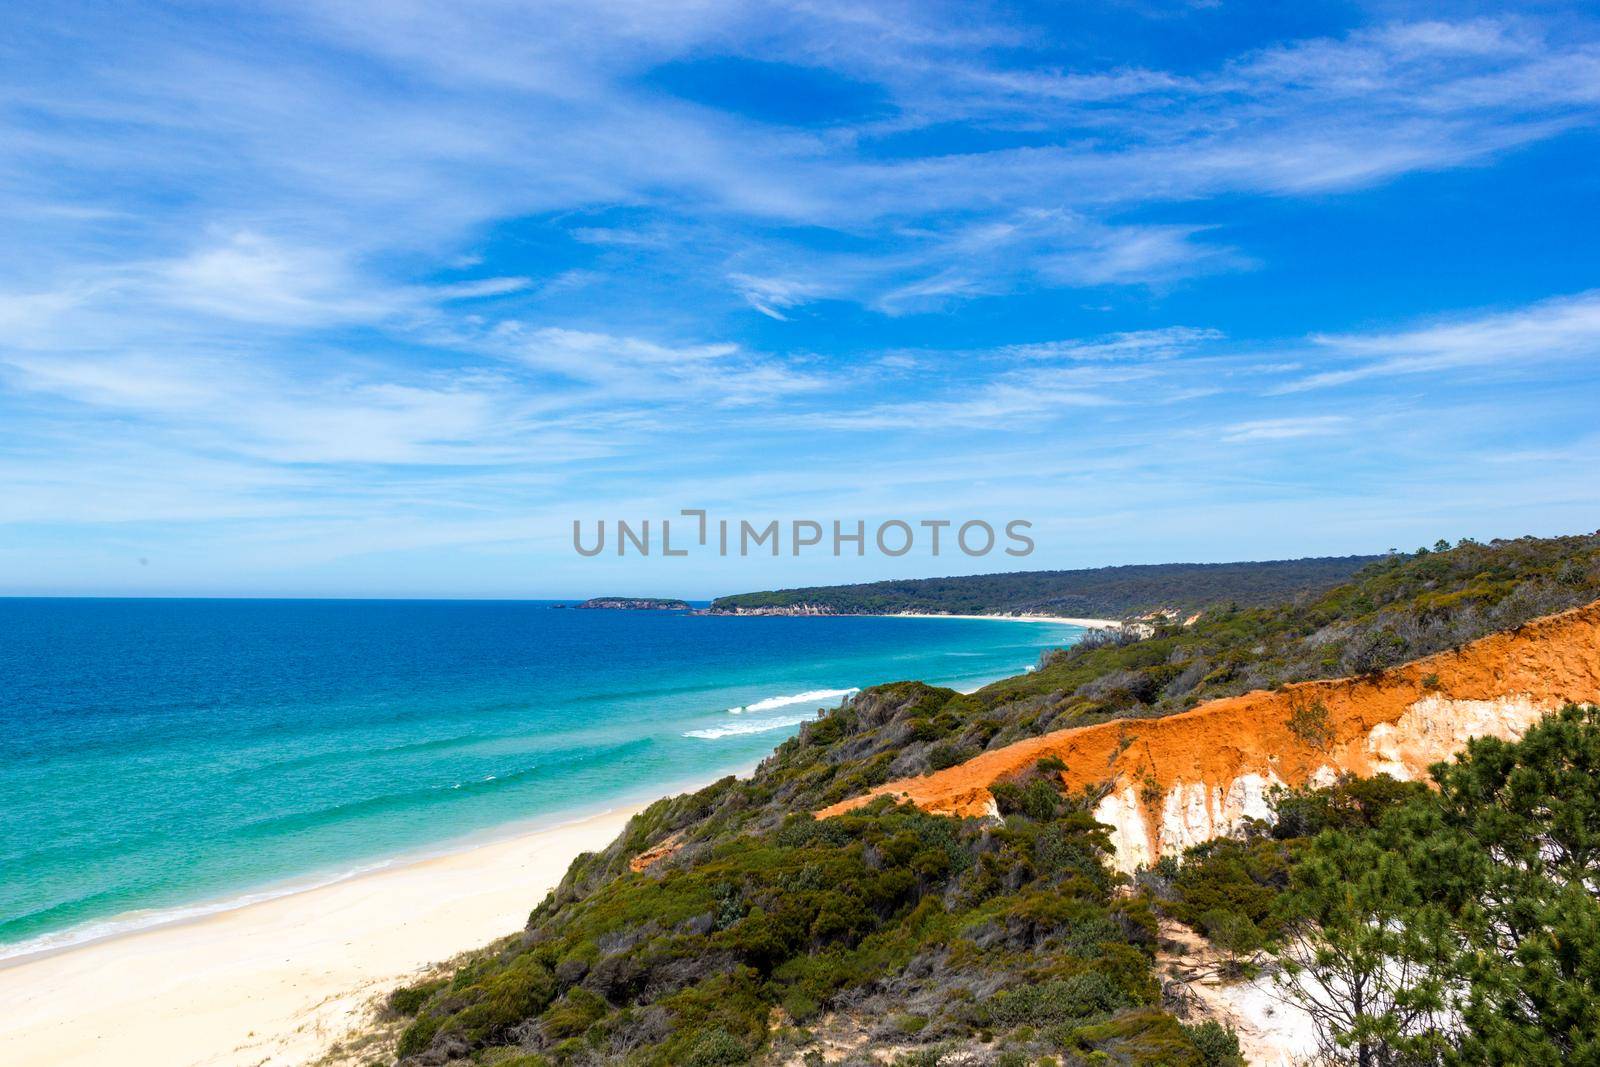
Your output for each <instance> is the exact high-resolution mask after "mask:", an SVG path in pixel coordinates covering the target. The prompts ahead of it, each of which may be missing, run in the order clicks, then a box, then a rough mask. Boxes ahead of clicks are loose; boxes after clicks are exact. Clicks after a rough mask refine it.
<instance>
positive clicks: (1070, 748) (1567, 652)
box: [818, 601, 1600, 871]
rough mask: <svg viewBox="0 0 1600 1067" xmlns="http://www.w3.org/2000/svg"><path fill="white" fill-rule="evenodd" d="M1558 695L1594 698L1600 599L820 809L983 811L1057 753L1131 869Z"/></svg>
mask: <svg viewBox="0 0 1600 1067" xmlns="http://www.w3.org/2000/svg"><path fill="white" fill-rule="evenodd" d="M1569 702H1579V703H1596V702H1600V601H1595V602H1593V603H1590V604H1587V605H1585V606H1583V607H1580V608H1574V609H1572V610H1570V611H1564V612H1561V613H1559V614H1556V615H1550V616H1546V617H1544V618H1540V619H1535V620H1533V621H1531V622H1529V623H1526V624H1524V625H1522V626H1519V627H1517V628H1515V629H1512V630H1506V631H1501V632H1498V633H1492V634H1489V635H1488V636H1486V637H1482V638H1479V639H1478V640H1476V641H1472V642H1470V643H1468V644H1466V645H1464V646H1463V647H1461V648H1460V649H1457V650H1453V651H1449V652H1441V653H1437V654H1435V655H1431V656H1425V657H1423V658H1421V659H1418V660H1414V661H1412V662H1410V663H1407V664H1403V665H1401V666H1398V667H1394V668H1391V669H1389V670H1384V671H1378V672H1374V673H1372V674H1368V675H1364V676H1361V677H1354V678H1337V679H1333V680H1330V681H1315V682H1301V683H1298V684H1294V685H1286V686H1283V687H1282V688H1281V689H1277V690H1256V691H1254V692H1250V693H1245V694H1243V695H1240V696H1234V697H1224V698H1222V699H1220V700H1213V701H1210V702H1208V703H1205V704H1201V705H1200V706H1199V707H1196V708H1194V709H1193V710H1191V711H1187V712H1183V713H1181V714H1178V715H1171V716H1167V717H1166V718H1160V719H1146V720H1138V719H1120V720H1116V721H1112V722H1105V723H1100V724H1097V725H1094V726H1083V727H1076V728H1072V729H1066V730H1057V731H1055V732H1053V733H1047V734H1043V735H1041V736H1038V737H1032V738H1028V739H1027V740H1025V741H1019V742H1017V743H1015V744H1011V745H1006V746H1004V747H1002V748H997V749H993V750H991V751H988V752H984V753H982V754H981V755H979V756H976V757H974V758H973V759H970V760H968V761H966V762H965V763H961V764H957V765H956V766H953V767H949V768H946V769H944V770H940V771H936V772H935V773H933V774H929V775H925V776H923V777H919V778H904V779H901V780H899V781H891V782H888V783H885V784H884V785H881V786H878V787H877V788H875V789H872V790H870V791H869V792H867V793H865V794H864V795H862V796H858V797H855V798H853V799H850V800H845V801H842V802H840V803H837V804H834V805H832V806H831V807H828V808H825V809H823V810H822V811H820V812H819V813H818V814H819V815H820V816H823V817H826V816H829V815H835V814H838V813H840V812H844V811H849V810H852V809H854V808H857V807H860V806H861V805H863V804H865V803H866V802H867V801H868V800H870V799H871V798H872V797H875V796H879V795H884V794H887V795H890V796H895V797H899V798H901V799H905V800H910V801H912V802H914V803H915V804H916V805H917V806H918V807H920V808H922V809H924V810H925V811H929V812H934V813H938V814H950V815H994V814H996V810H997V809H996V807H995V800H994V796H993V794H992V793H991V792H990V790H989V787H990V786H991V785H993V784H994V783H996V782H999V781H1004V780H1006V779H1008V778H1011V777H1013V776H1016V775H1018V774H1020V773H1022V772H1024V771H1027V770H1029V769H1031V768H1035V767H1037V766H1038V764H1039V761H1040V760H1042V759H1055V760H1060V761H1062V763H1064V764H1065V769H1064V770H1061V771H1060V772H1059V773H1060V775H1061V779H1062V781H1063V783H1064V784H1065V785H1066V786H1067V788H1068V789H1070V790H1073V791H1078V790H1090V791H1091V792H1092V793H1093V794H1095V795H1097V796H1098V797H1099V799H1098V801H1097V805H1096V807H1095V817H1096V819H1097V820H1098V821H1099V822H1102V823H1105V824H1107V825H1109V826H1111V827H1113V828H1114V829H1113V833H1112V841H1113V843H1114V844H1115V846H1116V859H1115V863H1116V866H1118V867H1119V868H1121V869H1123V870H1126V871H1131V870H1133V869H1134V868H1136V867H1138V866H1141V865H1147V864H1151V863H1153V862H1154V861H1155V860H1156V859H1158V858H1160V857H1161V856H1163V855H1177V854H1179V853H1181V852H1182V851H1183V850H1184V849H1186V848H1188V847H1189V846H1191V845H1195V844H1198V843H1199V842H1201V841H1205V840H1208V839H1210V838H1213V837H1218V836H1222V835H1225V834H1228V833H1230V832H1233V831H1235V830H1237V829H1239V827H1240V826H1241V825H1242V824H1243V823H1244V822H1245V821H1246V820H1248V819H1251V818H1267V817H1269V816H1270V813H1271V809H1270V805H1269V804H1268V793H1269V791H1270V790H1271V789H1272V788H1273V787H1275V786H1285V785H1287V786H1302V785H1307V784H1310V785H1326V784H1329V783H1330V782H1332V781H1333V780H1334V779H1335V778H1336V777H1337V776H1338V775H1340V774H1343V773H1347V772H1348V773H1353V774H1356V775H1359V776H1369V775H1373V774H1378V773H1385V774H1389V775H1391V776H1392V777H1395V778H1398V779H1402V780H1419V779H1425V778H1426V777H1427V775H1428V767H1429V766H1430V765H1431V764H1433V763H1435V762H1437V761H1439V760H1443V759H1447V758H1448V757H1449V756H1450V755H1451V754H1453V753H1454V752H1456V751H1458V750H1459V749H1461V748H1462V747H1463V746H1464V745H1465V743H1466V742H1467V740H1468V739H1469V738H1473V737H1484V736H1493V737H1498V738H1502V739H1508V740H1509V739H1512V738H1515V737H1519V736H1521V734H1522V733H1523V731H1525V730H1526V729H1527V728H1528V727H1529V726H1530V725H1532V724H1533V723H1534V722H1536V721H1538V720H1539V718H1540V717H1542V716H1543V715H1545V714H1548V713H1549V712H1552V711H1554V710H1556V709H1558V708H1560V707H1561V706H1562V705H1564V704H1566V703H1569Z"/></svg>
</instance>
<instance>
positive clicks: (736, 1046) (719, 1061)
mask: <svg viewBox="0 0 1600 1067" xmlns="http://www.w3.org/2000/svg"><path fill="white" fill-rule="evenodd" d="M683 1062H684V1067H725V1065H735V1064H742V1063H748V1062H750V1048H749V1046H748V1045H746V1044H745V1043H744V1042H743V1041H740V1040H739V1039H738V1038H736V1037H734V1036H733V1035H732V1034H730V1033H728V1032H727V1031H726V1030H712V1031H710V1032H709V1033H706V1034H704V1035H703V1036H702V1037H701V1038H700V1039H699V1040H698V1041H696V1042H695V1043H694V1045H693V1047H691V1048H690V1050H689V1055H688V1058H687V1059H685V1060H684V1061H683Z"/></svg>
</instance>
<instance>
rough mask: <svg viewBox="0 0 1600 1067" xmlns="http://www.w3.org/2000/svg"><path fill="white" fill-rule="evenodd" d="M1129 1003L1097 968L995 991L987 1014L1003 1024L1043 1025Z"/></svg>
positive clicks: (1126, 997)
mask: <svg viewBox="0 0 1600 1067" xmlns="http://www.w3.org/2000/svg"><path fill="white" fill-rule="evenodd" d="M1128 1006H1130V1001H1129V999H1128V995H1127V993H1126V992H1124V991H1123V990H1122V989H1120V988H1119V987H1118V986H1117V984H1116V983H1115V982H1114V981H1112V980H1111V979H1110V978H1108V977H1106V975H1105V974H1103V973H1101V972H1099V971H1089V972H1086V973H1083V974H1075V975H1073V976H1072V977H1070V978H1065V979H1062V980H1060V981H1055V982H1045V983H1043V984H1041V985H1030V986H1024V987H1023V988H1021V989H1013V990H1002V991H1001V992H1000V993H998V994H996V995H995V998H994V1003H993V1005H992V1006H991V1007H990V1015H991V1018H993V1020H994V1021H995V1023H997V1024H998V1025H1000V1026H1004V1027H1014V1026H1036V1027H1043V1026H1049V1025H1052V1024H1055V1023H1063V1022H1073V1021H1077V1020H1081V1019H1087V1018H1089V1017H1091V1016H1095V1015H1102V1014H1106V1013H1109V1012H1111V1011H1113V1010H1115V1009H1117V1008H1123V1007H1128Z"/></svg>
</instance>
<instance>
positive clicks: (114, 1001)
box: [0, 779, 714, 1067]
mask: <svg viewBox="0 0 1600 1067" xmlns="http://www.w3.org/2000/svg"><path fill="white" fill-rule="evenodd" d="M712 780H714V779H712ZM702 784H708V783H702ZM672 788H673V787H670V786H664V787H663V791H662V792H661V793H660V796H670V795H673V793H672V792H671V790H672ZM651 802H653V801H650V802H629V803H623V802H620V801H619V803H618V805H617V806H616V807H615V808H612V809H609V810H607V811H604V812H600V813H598V814H589V815H585V816H581V817H579V818H577V819H574V820H569V821H566V822H562V823H558V824H554V825H545V826H543V827H541V828H538V829H531V830H530V829H525V830H524V831H523V832H521V833H518V834H516V835H514V836H506V837H499V838H497V839H495V840H490V841H485V842H480V843H478V844H475V845H463V846H462V847H458V848H455V849H451V850H448V851H442V852H437V853H434V854H431V855H428V856H425V857H420V858H415V857H414V855H413V857H408V858H404V859H401V860H397V861H391V862H390V863H389V864H388V865H386V866H382V867H379V868H377V869H373V870H365V871H361V872H359V873H355V874H352V875H350V876H348V877H343V878H339V879H338V880H336V881H332V882H326V883H321V884H315V885H311V886H308V887H306V888H303V889H294V890H289V891H287V892H284V893H282V894H280V895H276V896H272V897H270V898H268V899H264V900H256V901H252V902H249V903H245V904H242V905H240V906H238V907H233V908H229V909H227V910H218V911H213V912H210V913H206V914H199V915H193V916H189V917H184V918H178V919H175V920H173V921H171V922H167V923H162V924H161V925H158V926H151V927H146V928H143V929H137V930H130V931H125V932H121V933H115V934H111V935H109V936H107V937H104V938H100V939H97V940H93V941H88V942H83V943H78V944H73V945H67V946H63V947H61V948H58V949H54V950H46V951H43V952H41V953H37V954H34V955H29V956H19V957H16V958H14V959H13V960H11V961H9V962H8V963H7V964H6V965H5V966H3V967H0V1002H3V1003H5V1004H6V1006H7V1011H6V1012H5V1013H3V1015H0V1047H4V1048H5V1049H6V1050H7V1058H8V1059H9V1060H10V1061H12V1062H16V1063H26V1064H44V1063H49V1064H52V1065H61V1067H67V1065H76V1064H82V1065H84V1067H89V1065H91V1064H102V1063H106V1062H110V1061H113V1060H114V1061H116V1062H118V1063H124V1064H128V1065H130V1067H176V1065H180V1064H182V1065H195V1067H198V1065H201V1064H204V1065H207V1067H210V1065H223V1064H240V1065H244V1064H252V1065H256V1064H259V1065H282V1067H287V1065H290V1064H304V1063H307V1062H310V1061H313V1060H316V1059H318V1058H319V1057H321V1056H322V1055H323V1054H324V1053H326V1052H327V1051H328V1049H329V1047H330V1046H331V1045H332V1044H333V1043H334V1042H336V1041H338V1040H339V1039H340V1038H341V1037H343V1036H345V1035H347V1034H349V1033H351V1032H352V1031H353V1030H354V1029H355V1028H356V1027H358V1026H359V1025H361V1024H362V1023H363V1022H365V1021H366V1016H367V1011H368V1009H369V1005H370V1003H371V1002H372V1001H373V999H374V998H376V997H379V996H382V995H384V994H386V993H387V992H388V991H389V990H390V989H392V988H393V987H395V986H397V985H400V984H403V983H404V982H405V981H406V980H407V979H408V978H410V977H412V976H415V975H418V974H421V973H423V972H425V971H426V970H427V969H428V968H430V967H431V966H433V965H436V964H438V963H442V962H444V961H445V960H448V959H451V958H453V957H455V956H457V955H459V954H460V953H462V952H466V951H471V950H472V949H476V948H479V947H481V946H483V945H486V944H488V943H490V942H492V941H494V940H496V939H498V938H501V937H504V936H506V935H508V934H513V933H515V932H516V931H518V930H520V929H522V927H523V925H524V924H525V923H526V921H527V916H528V913H529V911H531V910H532V909H533V907H534V906H535V905H537V904H538V903H539V901H540V900H542V899H543V898H544V896H545V894H546V893H548V892H549V891H550V890H551V889H553V888H555V886H556V884H557V883H558V882H559V881H560V880H561V878H562V876H563V875H565V873H566V871H567V867H568V866H569V865H570V864H571V862H572V860H573V859H574V858H576V857H577V856H578V855H579V854H580V853H582V852H595V851H599V850H601V849H604V848H605V847H606V846H607V845H609V844H610V843H611V842H612V841H614V840H615V839H616V838H617V836H618V835H619V834H620V833H621V832H622V830H623V828H624V827H625V826H626V825H627V822H628V820H629V819H631V818H632V817H633V816H634V815H635V814H637V813H638V812H639V811H642V810H643V809H644V808H646V807H648V806H649V803H651Z"/></svg>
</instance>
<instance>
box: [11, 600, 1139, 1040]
mask: <svg viewBox="0 0 1600 1067" xmlns="http://www.w3.org/2000/svg"><path fill="white" fill-rule="evenodd" d="M883 617H916V618H941V619H961V618H976V619H1003V620H1009V621H1015V622H1039V623H1057V624H1064V625H1072V626H1078V627H1089V626H1093V627H1105V626H1116V625H1118V624H1117V623H1115V622H1112V621H1111V620H1103V619H1071V618H1064V617H1058V616H1019V615H976V616H962V615H935V614H928V615H910V614H907V615H901V616H883ZM769 754H770V753H769ZM763 758H765V757H763ZM758 763H759V761H756V762H749V763H744V764H742V765H739V766H737V767H735V768H732V769H729V770H726V771H723V772H720V773H717V774H713V775H708V776H706V777H704V778H703V779H698V778H697V779H690V780H683V781H676V782H662V783H660V784H658V785H655V786H649V787H641V788H638V789H634V790H630V791H627V792H625V793H623V794H621V795H619V796H617V797H615V798H612V801H611V806H610V807H609V808H605V809H603V810H601V809H599V808H598V806H596V807H593V808H589V809H587V810H584V809H576V810H571V811H568V812H560V813H548V814H547V815H545V816H542V817H540V816H536V817H533V818H531V819H523V820H517V821H515V822H511V823H504V824H501V825H500V826H497V827H490V828H486V829H483V830H480V831H477V832H475V833H472V834H469V835H467V836H465V837H460V838H456V839H454V840H446V841H443V842H440V843H437V844H435V845H433V846H425V847H423V848H419V849H416V850H411V851H407V852H403V853H399V854H396V855H393V856H389V857H379V858H376V859H374V860H373V861H371V862H370V863H367V864H364V865H359V866H355V867H352V868H348V869H346V870H343V871H335V872H327V873H325V874H317V873H312V874H308V875H305V876H302V877H301V878H298V879H294V880H288V881H284V882H278V883H272V884H268V885H263V886H260V887H256V888H254V889H246V890H243V891H241V892H240V893H238V894H236V895H234V896H231V897H225V898H220V899H213V900H209V901H206V900H202V901H197V902H195V903H192V904H189V905H183V906H175V907H173V908H170V909H163V910H162V911H161V912H157V913H153V914H152V915H150V916H149V917H148V919H150V920H152V921H148V922H146V921H144V920H145V919H146V918H147V917H145V916H141V915H140V914H139V913H125V914H124V915H123V916H120V917H116V916H114V917H111V918H109V919H107V920H104V921H103V922H102V923H101V924H100V926H101V928H102V929H103V932H101V933H98V934H90V935H89V936H87V937H85V938H84V939H82V940H66V941H64V942H63V943H60V944H56V945H51V944H48V943H46V944H43V945H41V946H40V947H39V948H38V949H37V950H35V951H31V952H28V953H26V954H18V955H15V956H11V957H7V958H0V1002H3V1003H5V1004H6V1005H7V1007H8V1009H9V1010H8V1011H7V1012H6V1013H4V1014H3V1015H0V1047H5V1048H6V1049H7V1052H8V1057H9V1058H12V1059H15V1061H16V1062H18V1063H26V1064H44V1063H49V1064H52V1065H59V1067H77V1065H82V1067H91V1065H94V1067H98V1065H99V1064H102V1063H105V1062H107V1061H108V1060H115V1061H116V1062H118V1063H123V1064H128V1065H130V1067H202V1065H203V1067H223V1065H238V1067H245V1065H250V1067H289V1065H299V1064H307V1063H313V1062H322V1061H323V1060H324V1058H325V1057H327V1056H328V1054H329V1053H330V1050H331V1049H332V1048H333V1047H334V1046H335V1045H337V1044H338V1043H339V1042H341V1041H342V1040H344V1039H346V1038H349V1037H352V1036H355V1035H357V1034H359V1033H362V1032H368V1031H370V1028H371V1025H372V1022H373V1012H374V1009H375V1006H376V1004H377V1002H378V1000H379V999H380V998H381V997H383V996H385V995H387V993H388V992H389V991H390V990H392V989H394V988H395V987H397V986H400V985H404V984H406V983H407V982H408V981H412V980H415V979H416V978H417V977H419V976H421V975H423V974H426V973H428V972H429V971H430V970H431V969H433V968H434V967H436V966H438V965H440V964H442V963H444V962H446V961H448V960H451V959H453V958H455V957H457V956H459V955H461V954H462V953H464V952H470V951H472V950H475V949H478V948H481V947H483V946H485V945H488V944H490V943H492V942H494V941H496V940H498V939H500V938H502V937H505V936H508V935H511V934H514V933H516V932H517V931H519V930H521V929H522V928H523V927H524V925H525V924H526V921H527V916H528V913H529V912H530V911H531V910H532V909H533V907H534V906H536V905H537V904H538V903H539V902H540V901H541V900H542V899H544V896H545V895H546V893H548V892H549V891H550V890H551V889H553V888H555V886H556V885H557V884H558V883H559V882H560V880H561V878H562V877H563V876H564V875H565V873H566V871H567V868H568V867H569V866H570V864H571V862H572V860H573V859H575V858H576V857H577V856H578V855H579V854H580V853H583V852H596V851H600V850H603V849H604V848H606V847H607V846H608V845H610V844H611V843H612V842H613V841H614V840H615V839H616V838H617V837H618V836H619V835H620V834H621V832H622V830H623V829H624V828H625V826H626V825H627V822H628V820H629V819H631V818H632V817H633V816H634V815H635V814H637V813H638V812H640V811H642V810H644V809H645V808H646V807H648V806H649V805H650V804H652V803H654V802H656V801H657V800H659V799H662V798H664V797H670V796H674V795H677V794H678V793H681V792H685V791H693V790H696V789H699V788H703V787H704V786H705V785H708V784H710V783H711V782H713V781H716V780H718V779H720V778H723V777H726V776H727V775H728V774H734V775H737V776H739V777H748V776H749V775H750V774H751V773H753V771H754V770H755V767H756V766H757V764H758ZM91 925H93V924H91ZM119 926H120V927H121V928H118V927H119ZM62 933H63V934H66V933H67V931H62ZM45 936H46V937H47V936H48V935H45ZM13 947H14V946H13ZM339 1062H344V1059H343V1057H341V1058H340V1059H339Z"/></svg>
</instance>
